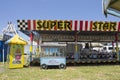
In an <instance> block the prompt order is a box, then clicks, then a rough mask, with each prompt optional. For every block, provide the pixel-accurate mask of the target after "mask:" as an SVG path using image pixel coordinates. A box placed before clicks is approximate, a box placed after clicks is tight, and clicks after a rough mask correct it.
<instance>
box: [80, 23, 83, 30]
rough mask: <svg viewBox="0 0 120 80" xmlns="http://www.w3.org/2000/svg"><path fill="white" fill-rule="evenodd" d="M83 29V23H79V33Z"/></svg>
mask: <svg viewBox="0 0 120 80" xmlns="http://www.w3.org/2000/svg"><path fill="white" fill-rule="evenodd" d="M82 28H83V21H80V31H82Z"/></svg>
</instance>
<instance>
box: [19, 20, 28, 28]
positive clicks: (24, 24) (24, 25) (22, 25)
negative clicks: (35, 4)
mask: <svg viewBox="0 0 120 80" xmlns="http://www.w3.org/2000/svg"><path fill="white" fill-rule="evenodd" d="M17 25H18V30H28V21H27V20H17Z"/></svg>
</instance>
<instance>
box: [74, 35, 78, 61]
mask: <svg viewBox="0 0 120 80" xmlns="http://www.w3.org/2000/svg"><path fill="white" fill-rule="evenodd" d="M77 41H78V36H77V33H76V34H75V54H74V58H75V61H78V44H77Z"/></svg>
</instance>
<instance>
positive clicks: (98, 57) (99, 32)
mask: <svg viewBox="0 0 120 80" xmlns="http://www.w3.org/2000/svg"><path fill="white" fill-rule="evenodd" d="M17 23H18V29H19V30H20V31H21V32H23V33H25V34H26V35H28V36H30V39H31V42H32V41H33V40H34V41H36V42H37V43H38V47H40V48H39V49H41V50H38V51H39V54H40V61H39V63H40V66H41V68H43V69H46V68H47V67H48V66H53V65H54V66H55V65H56V66H59V67H60V68H66V63H110V62H119V61H120V58H119V56H120V55H119V48H118V42H119V41H120V34H119V31H120V22H102V21H81V20H80V21H79V20H18V21H17ZM35 33H36V34H37V36H36V34H35ZM38 38H39V39H38ZM46 42H47V43H51V42H57V43H58V44H55V43H54V44H50V45H48V44H46V45H45V44H44V43H46ZM95 42H99V43H103V42H104V43H116V47H115V45H112V46H113V50H112V51H111V52H108V51H106V50H104V49H102V50H94V49H93V45H92V43H95ZM81 43H85V45H84V46H83V45H82V44H81ZM61 44H62V45H64V46H60V45H61ZM56 45H57V46H56ZM30 52H31V54H33V51H32V47H31V50H30ZM61 54H64V56H61ZM61 64H62V65H61Z"/></svg>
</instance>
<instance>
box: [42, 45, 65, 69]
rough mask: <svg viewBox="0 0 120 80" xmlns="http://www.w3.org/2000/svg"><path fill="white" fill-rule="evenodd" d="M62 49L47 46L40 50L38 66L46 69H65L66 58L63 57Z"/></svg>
mask: <svg viewBox="0 0 120 80" xmlns="http://www.w3.org/2000/svg"><path fill="white" fill-rule="evenodd" d="M64 50H65V49H64V47H60V46H55V47H53V46H47V47H42V48H41V57H40V66H41V68H42V69H47V67H48V66H58V67H59V68H60V69H65V68H66V58H65V56H64Z"/></svg>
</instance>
